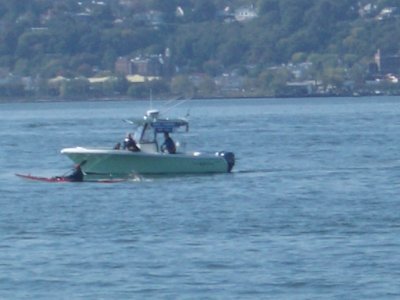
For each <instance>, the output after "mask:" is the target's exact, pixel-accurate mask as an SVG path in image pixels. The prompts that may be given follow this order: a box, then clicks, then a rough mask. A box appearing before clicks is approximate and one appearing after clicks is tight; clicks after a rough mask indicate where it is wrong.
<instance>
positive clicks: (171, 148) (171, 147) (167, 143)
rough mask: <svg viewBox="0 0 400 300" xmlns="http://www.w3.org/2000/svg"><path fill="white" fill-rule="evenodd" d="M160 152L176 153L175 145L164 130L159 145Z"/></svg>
mask: <svg viewBox="0 0 400 300" xmlns="http://www.w3.org/2000/svg"><path fill="white" fill-rule="evenodd" d="M161 151H162V152H166V151H167V152H168V153H169V154H175V153H176V146H175V143H174V141H173V140H172V138H171V137H170V136H169V134H168V132H164V143H163V144H162V145H161Z"/></svg>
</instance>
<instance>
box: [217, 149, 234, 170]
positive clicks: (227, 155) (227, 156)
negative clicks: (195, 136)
mask: <svg viewBox="0 0 400 300" xmlns="http://www.w3.org/2000/svg"><path fill="white" fill-rule="evenodd" d="M218 155H219V156H222V157H223V158H225V160H226V162H227V164H228V172H230V171H231V170H232V168H233V166H234V165H235V154H234V153H233V152H225V151H221V152H218Z"/></svg>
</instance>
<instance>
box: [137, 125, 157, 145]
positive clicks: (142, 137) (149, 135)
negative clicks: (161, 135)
mask: <svg viewBox="0 0 400 300" xmlns="http://www.w3.org/2000/svg"><path fill="white" fill-rule="evenodd" d="M135 137H136V139H137V140H138V141H140V142H142V143H153V142H154V141H155V134H154V130H153V128H151V127H150V126H149V124H145V125H143V126H139V127H138V129H137V130H136V133H135Z"/></svg>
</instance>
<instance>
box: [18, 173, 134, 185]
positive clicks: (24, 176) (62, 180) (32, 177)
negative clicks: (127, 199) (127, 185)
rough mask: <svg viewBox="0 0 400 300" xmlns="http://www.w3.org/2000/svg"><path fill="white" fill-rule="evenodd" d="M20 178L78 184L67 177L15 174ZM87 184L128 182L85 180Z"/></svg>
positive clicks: (120, 180)
mask: <svg viewBox="0 0 400 300" xmlns="http://www.w3.org/2000/svg"><path fill="white" fill-rule="evenodd" d="M15 175H16V176H18V177H21V178H24V179H27V180H33V181H41V182H57V183H65V182H76V181H73V180H70V179H68V178H66V177H63V176H60V177H40V176H33V175H30V174H28V175H24V174H15ZM84 181H85V182H98V183H117V182H123V181H126V180H125V179H99V180H84Z"/></svg>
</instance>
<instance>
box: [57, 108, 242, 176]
mask: <svg viewBox="0 0 400 300" xmlns="http://www.w3.org/2000/svg"><path fill="white" fill-rule="evenodd" d="M125 121H127V122H128V123H130V124H132V125H134V126H135V129H134V140H135V141H136V144H137V146H138V148H139V149H140V150H139V151H130V150H128V149H124V148H118V147H117V149H115V148H113V149H111V148H110V147H109V148H92V147H80V146H79V147H74V148H64V149H62V150H61V153H62V154H65V155H66V156H68V157H69V158H70V159H71V160H72V161H73V162H74V163H75V164H79V165H80V166H81V168H82V171H83V172H84V174H86V175H102V176H118V177H120V176H130V175H137V174H139V175H146V174H154V175H168V174H205V173H229V172H231V170H232V168H233V166H234V165H235V155H234V153H232V152H226V151H219V152H213V153H205V152H199V151H191V152H187V151H181V149H180V147H179V145H178V147H177V151H176V153H174V154H170V153H168V152H165V151H163V150H164V149H162V147H161V145H162V136H163V135H164V134H165V133H168V134H170V133H175V132H179V131H180V132H182V131H184V132H188V131H189V121H188V119H187V118H172V119H170V118H165V117H162V116H161V113H160V111H159V110H155V109H150V110H148V111H147V112H146V114H145V115H144V116H143V118H140V119H138V120H125Z"/></svg>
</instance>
